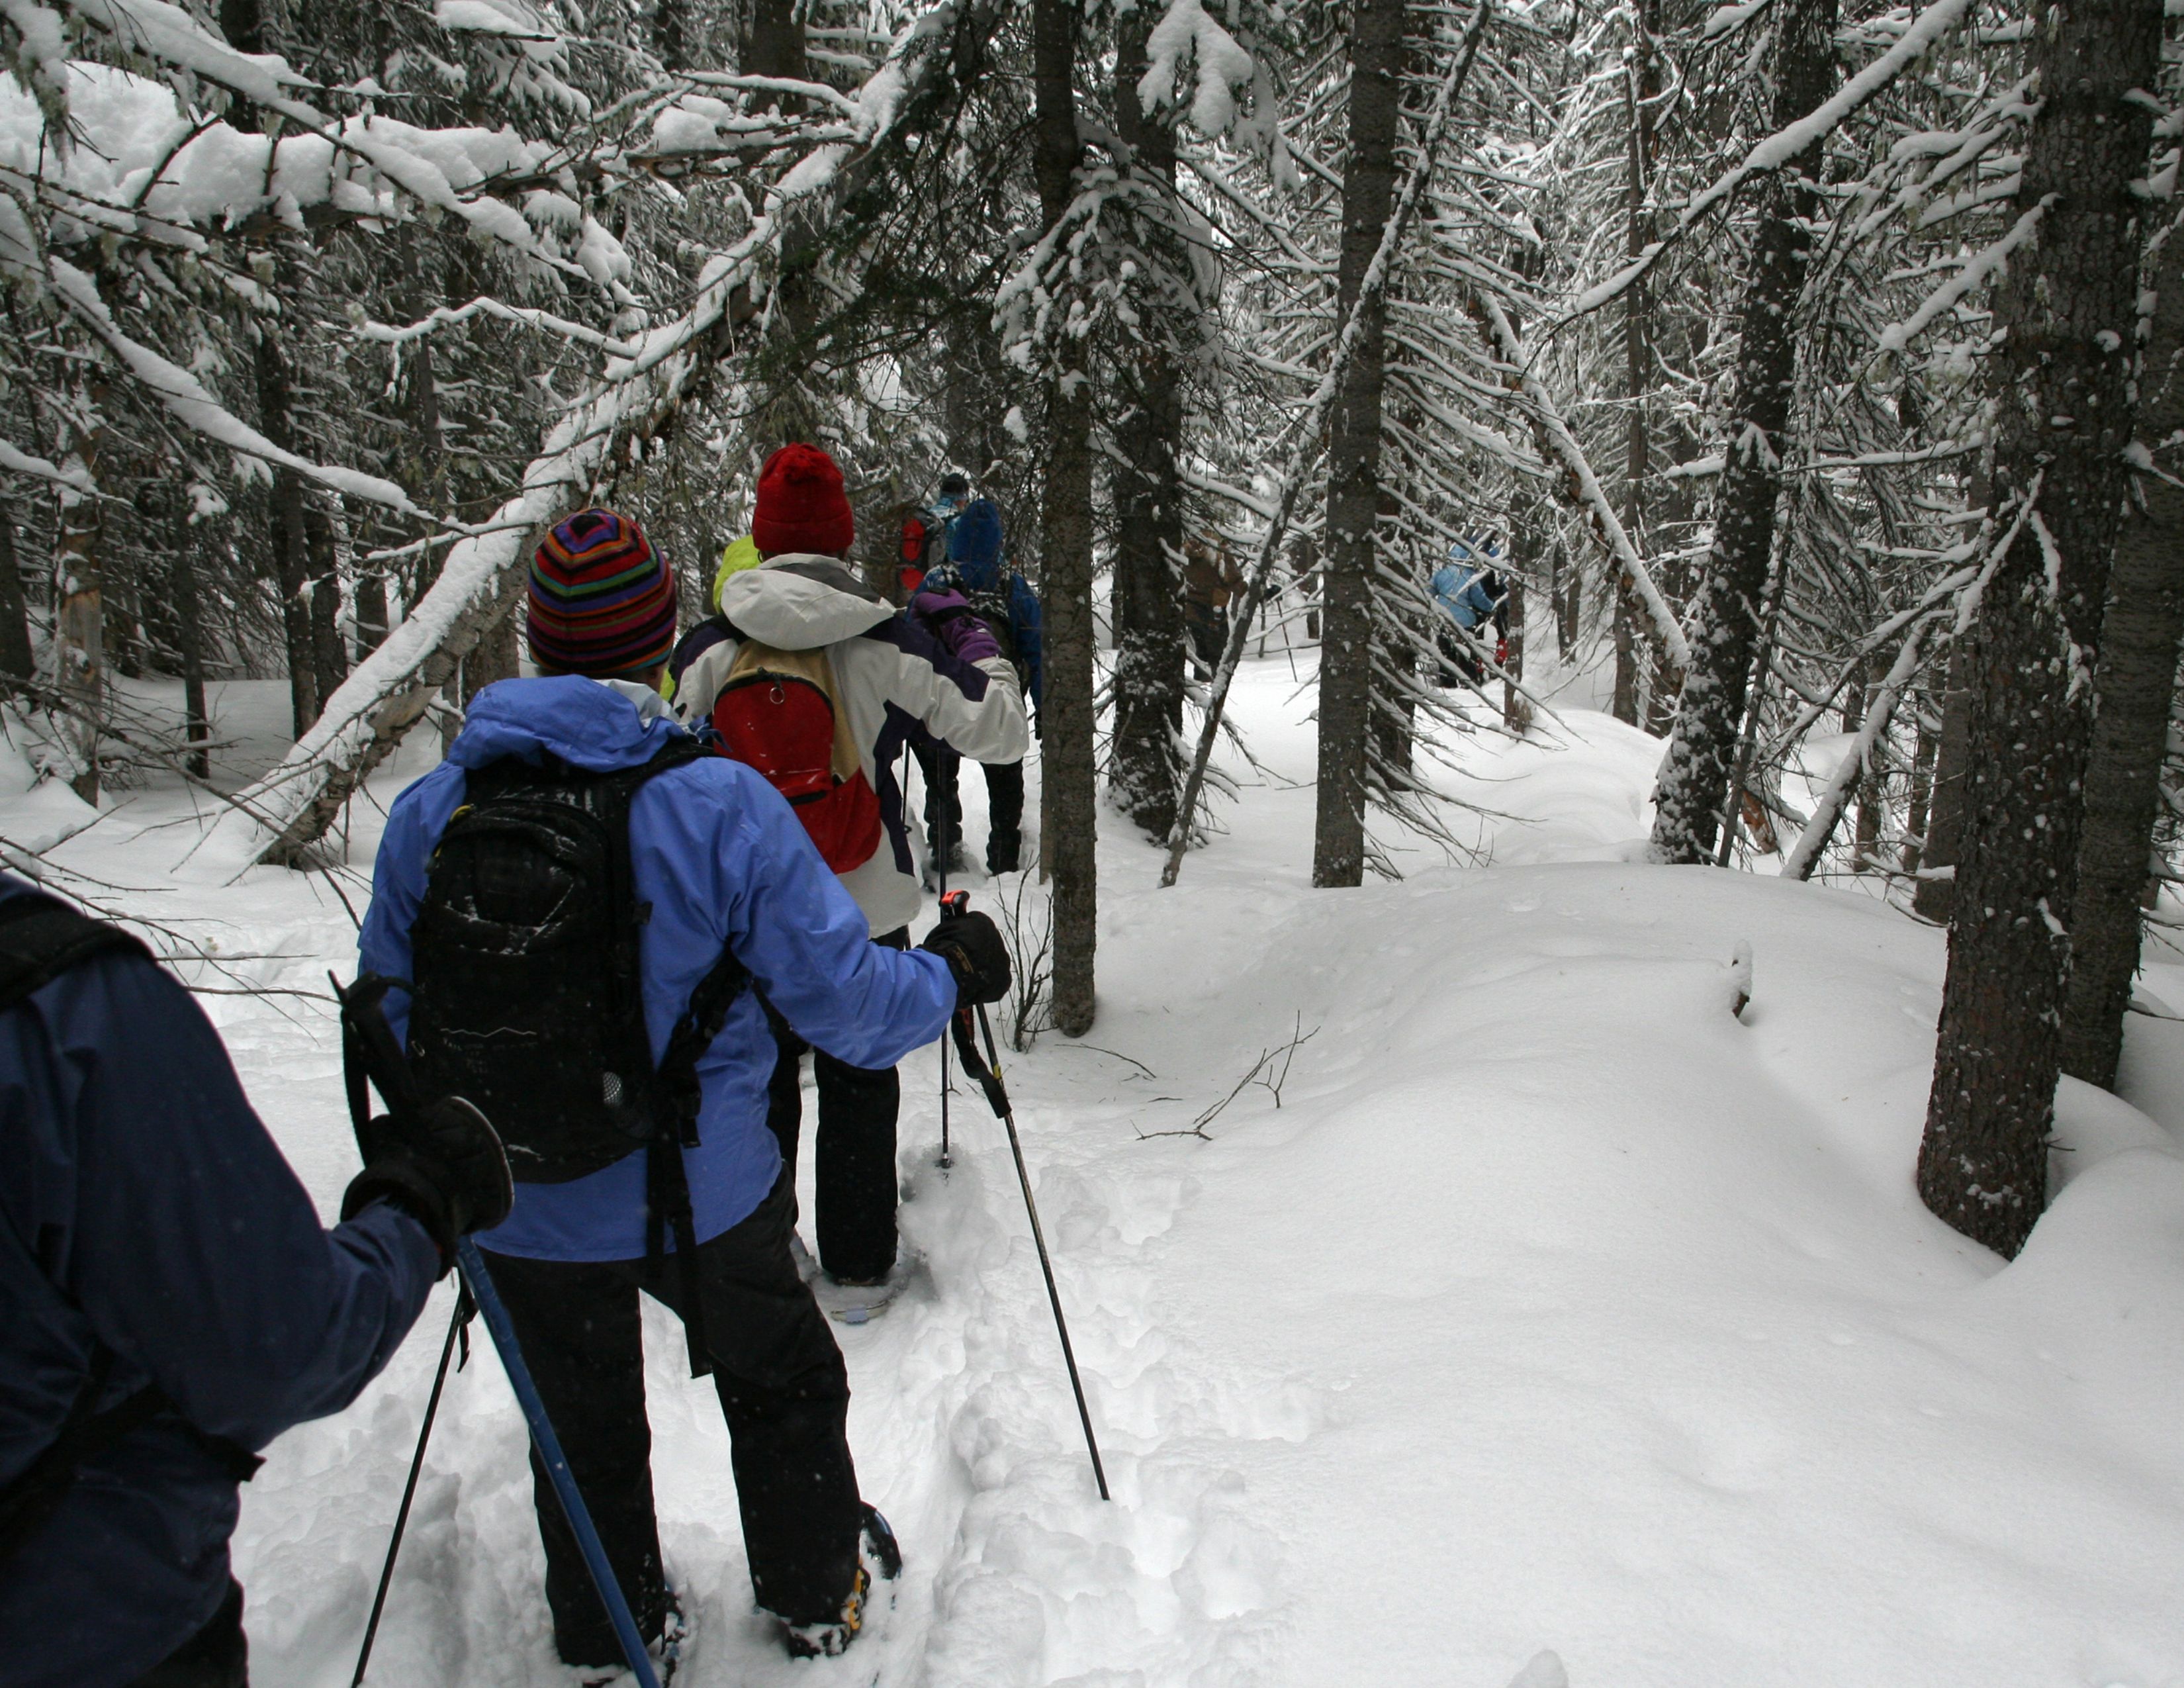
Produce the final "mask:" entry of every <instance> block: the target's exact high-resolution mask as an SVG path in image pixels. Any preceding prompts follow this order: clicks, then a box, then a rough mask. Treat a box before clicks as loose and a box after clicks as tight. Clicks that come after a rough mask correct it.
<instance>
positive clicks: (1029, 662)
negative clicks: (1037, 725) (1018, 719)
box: [910, 499, 1045, 873]
mask: <svg viewBox="0 0 2184 1688" xmlns="http://www.w3.org/2000/svg"><path fill="white" fill-rule="evenodd" d="M940 592H956V593H961V594H962V595H963V597H964V598H965V599H967V601H968V603H969V604H970V606H971V612H972V614H973V615H975V616H978V618H979V619H980V620H981V621H983V622H985V624H986V625H987V626H988V627H990V628H991V629H992V630H993V633H994V638H995V642H996V643H998V644H999V645H1000V648H1001V655H1003V656H1005V657H1006V658H1008V659H1009V660H1011V662H1013V663H1015V664H1016V666H1017V673H1018V675H1019V676H1021V677H1022V681H1023V694H1024V698H1025V699H1026V701H1027V702H1028V703H1029V704H1030V705H1033V706H1034V708H1036V707H1037V706H1038V705H1039V701H1040V699H1041V697H1042V695H1043V694H1044V691H1045V673H1044V671H1043V669H1042V655H1043V654H1042V651H1041V649H1040V641H1039V594H1038V593H1035V592H1034V591H1033V590H1032V589H1031V585H1030V583H1029V582H1028V581H1026V580H1025V579H1024V577H1022V575H1020V574H1018V573H1017V571H1016V570H1015V568H1014V567H1013V566H1011V565H1010V563H1009V561H1008V558H1007V553H1006V548H1005V547H1004V545H1003V543H1002V539H1001V513H1000V510H997V509H995V505H994V502H993V500H992V499H972V501H971V503H969V504H967V505H965V506H964V508H963V510H962V512H961V514H960V515H957V516H956V520H955V523H954V525H953V526H950V528H949V530H948V563H947V565H946V566H945V567H944V568H938V569H935V570H933V571H932V572H931V573H930V574H928V575H927V576H926V577H925V581H924V584H923V586H922V588H920V593H921V595H922V594H923V593H940ZM910 613H911V615H913V616H915V615H917V614H918V613H919V610H918V603H917V599H916V598H913V599H911V604H910ZM914 748H915V749H916V750H917V763H918V766H919V767H921V768H922V769H923V770H924V772H925V831H926V837H927V838H928V841H929V842H930V843H931V844H932V846H933V851H934V853H935V855H939V852H940V850H941V847H942V846H941V839H942V838H943V837H944V836H945V838H946V839H947V855H948V866H949V869H950V872H954V871H956V870H957V869H959V868H961V866H962V865H963V860H962V850H963V802H962V799H961V797H960V796H959V795H957V793H956V757H955V755H953V754H952V753H950V751H948V750H946V749H944V748H942V747H940V746H938V745H934V744H929V743H926V742H914ZM980 766H983V768H984V769H985V771H986V811H987V831H986V871H987V872H989V873H1013V872H1016V871H1017V867H1018V866H1019V865H1020V860H1021V857H1022V852H1023V804H1024V781H1023V763H1022V760H1017V761H1013V762H985V763H982V764H981V765H980Z"/></svg>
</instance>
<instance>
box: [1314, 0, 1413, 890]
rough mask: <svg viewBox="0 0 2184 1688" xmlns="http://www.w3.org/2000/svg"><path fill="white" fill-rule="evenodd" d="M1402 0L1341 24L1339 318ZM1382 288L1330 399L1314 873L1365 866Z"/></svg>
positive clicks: (1368, 245) (1350, 879)
mask: <svg viewBox="0 0 2184 1688" xmlns="http://www.w3.org/2000/svg"><path fill="white" fill-rule="evenodd" d="M1404 14H1405V7H1404V4H1403V0H1355V3H1354V4H1353V6H1352V8H1351V25H1350V156H1349V158H1348V159H1347V161H1346V163H1345V164H1344V166H1343V172H1342V253H1341V259H1340V266H1339V268H1338V270H1337V272H1336V273H1337V281H1336V289H1335V292H1336V303H1335V312H1334V320H1335V321H1337V322H1338V323H1340V322H1345V321H1346V320H1348V319H1349V317H1350V314H1351V307H1352V305H1353V304H1355V303H1356V302H1357V298H1358V293H1359V290H1360V287H1361V286H1362V283H1363V281H1364V279H1365V271H1366V270H1367V268H1368V266H1369V265H1371V264H1372V262H1373V254H1374V253H1376V252H1378V251H1379V248H1380V237H1381V232H1382V231H1383V230H1384V229H1385V227H1386V226H1387V222H1388V217H1389V214H1390V211H1391V210H1392V209H1393V207H1394V204H1395V196H1396V130H1397V126H1398V125H1399V124H1400V123H1401V119H1402V69H1403V22H1404ZM1384 300H1385V292H1375V293H1374V294H1373V297H1371V298H1368V299H1366V300H1365V301H1364V302H1363V309H1362V311H1361V312H1360V321H1359V326H1358V335H1357V350H1356V352H1355V354H1353V355H1352V357H1351V360H1350V363H1349V365H1347V367H1346V368H1345V369H1344V370H1342V373H1341V386H1340V389H1339V390H1338V391H1337V393H1336V394H1335V398H1334V414H1333V415H1332V417H1331V418H1330V421H1331V423H1332V442H1331V444H1330V448H1329V461H1328V489H1327V490H1328V499H1327V538H1326V543H1325V545H1324V547H1323V554H1322V560H1321V568H1320V578H1321V580H1322V581H1323V582H1324V586H1323V593H1324V602H1325V613H1324V621H1323V632H1322V634H1321V640H1320V654H1319V793H1318V816H1317V819H1316V822H1315V824H1314V829H1313V838H1312V883H1313V884H1315V885H1355V884H1357V883H1361V882H1362V879H1363V878H1364V875H1365V759H1366V752H1367V747H1368V738H1369V733H1370V727H1371V714H1372V698H1373V596H1374V594H1373V549H1374V546H1375V543H1376V542H1377V537H1378V536H1377V533H1376V529H1377V528H1378V526H1379V514H1380V506H1381V497H1382V495H1381V491H1380V401H1381V394H1382V390H1383V387H1384V386H1385V378H1386V370H1385V360H1386V352H1387V332H1386V330H1387V310H1386V307H1385V303H1384Z"/></svg>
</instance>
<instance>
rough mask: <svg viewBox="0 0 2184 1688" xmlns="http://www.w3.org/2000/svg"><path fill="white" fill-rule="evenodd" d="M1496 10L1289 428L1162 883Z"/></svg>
mask: <svg viewBox="0 0 2184 1688" xmlns="http://www.w3.org/2000/svg"><path fill="white" fill-rule="evenodd" d="M1493 10H1494V7H1493V0H1478V8H1477V10H1476V11H1475V12H1474V14H1472V19H1471V23H1470V25H1469V27H1468V28H1467V29H1466V30H1465V31H1464V34H1463V45H1462V47H1460V49H1459V50H1458V51H1457V53H1456V54H1455V56H1454V57H1453V58H1451V61H1450V64H1449V68H1448V73H1447V75H1445V76H1443V77H1442V78H1441V81H1440V86H1439V88H1437V89H1436V90H1435V94H1434V103H1433V109H1432V111H1431V113H1430V114H1429V115H1428V117H1427V119H1426V125H1425V132H1424V135H1423V136H1421V137H1420V139H1419V142H1418V156H1417V157H1416V158H1415V159H1412V163H1411V168H1410V172H1409V174H1408V175H1406V176H1405V177H1404V179H1403V187H1402V192H1401V193H1400V194H1399V195H1398V196H1397V197H1396V208H1395V210H1394V211H1393V212H1392V213H1391V214H1390V216H1389V218H1388V221H1387V225H1386V226H1385V227H1384V228H1383V229H1382V230H1381V231H1380V244H1379V247H1377V248H1375V249H1374V251H1373V261H1372V262H1371V263H1370V264H1368V265H1366V266H1365V273H1364V275H1363V276H1361V277H1360V278H1359V280H1358V284H1357V298H1355V299H1354V300H1352V301H1351V306H1350V314H1349V315H1348V316H1346V317H1345V318H1344V319H1343V323H1342V331H1341V332H1340V334H1338V335H1337V336H1336V337H1335V341H1334V352H1333V353H1332V354H1331V355H1330V356H1329V359H1328V360H1327V373H1326V374H1325V375H1323V376H1321V377H1320V382H1319V386H1318V388H1316V389H1315V390H1314V392H1313V393H1312V397H1311V398H1309V399H1308V400H1307V401H1306V403H1305V405H1304V408H1303V409H1301V410H1300V411H1298V412H1297V413H1296V415H1295V417H1294V418H1293V420H1292V421H1291V422H1290V429H1289V433H1290V437H1291V438H1292V439H1294V440H1295V444H1294V445H1293V446H1291V447H1290V455H1289V461H1288V463H1287V465H1285V466H1284V470H1283V471H1282V477H1281V489H1282V490H1281V496H1280V497H1279V499H1277V500H1276V502H1275V505H1274V511H1273V518H1272V520H1270V521H1268V523H1267V531H1266V532H1265V533H1263V534H1262V535H1261V536H1260V538H1259V554H1258V555H1257V556H1256V558H1255V559H1253V560H1252V564H1251V574H1250V576H1249V577H1248V580H1247V583H1246V585H1245V589H1244V602H1243V605H1242V607H1241V608H1240V610H1238V611H1237V613H1236V615H1235V616H1234V619H1233V620H1232V621H1231V622H1230V624H1229V643H1228V647H1227V648H1226V649H1224V650H1223V652H1222V653H1221V666H1220V667H1219V668H1218V669H1217V670H1216V671H1215V672H1214V676H1213V684H1212V687H1211V688H1209V689H1208V691H1207V694H1206V721H1205V724H1204V726H1203V727H1201V728H1200V729H1199V734H1198V749H1197V750H1196V752H1195V755H1193V756H1192V757H1191V761H1190V775H1189V776H1188V777H1186V778H1185V779H1184V787H1183V799H1182V801H1181V802H1179V803H1178V805H1176V811H1175V827H1174V829H1173V831H1172V832H1170V833H1169V834H1168V840H1167V865H1166V866H1163V867H1162V869H1161V884H1162V887H1164V888H1165V887H1167V886H1170V885H1173V884H1174V883H1175V881H1176V876H1177V875H1178V874H1179V873H1181V872H1183V857H1184V851H1185V850H1189V849H1190V832H1191V825H1192V822H1193V821H1194V820H1195V817H1196V816H1197V813H1198V799H1199V794H1200V793H1201V792H1202V791H1204V789H1205V788H1206V765H1207V763H1208V762H1209V761H1211V760H1212V755H1213V746H1214V744H1215V743H1216V742H1217V740H1218V739H1219V738H1220V736H1221V724H1222V717H1223V713H1224V711H1225V710H1227V708H1228V703H1229V688H1230V687H1231V686H1232V685H1233V684H1234V682H1235V679H1236V666H1237V665H1238V664H1239V663H1240V662H1241V661H1242V660H1244V647H1245V644H1246V643H1249V642H1250V639H1251V621H1252V618H1253V617H1254V616H1256V615H1257V614H1258V612H1259V605H1260V604H1261V603H1262V601H1264V599H1265V598H1266V595H1267V586H1268V582H1269V581H1270V580H1271V579H1272V578H1273V571H1274V561H1275V559H1276V558H1277V557H1279V555H1280V554H1281V544H1282V540H1283V538H1284V535H1285V534H1286V533H1287V532H1288V531H1289V525H1290V516H1291V515H1292V514H1293V513H1294V511H1295V509H1296V501H1297V497H1298V494H1299V493H1301V491H1302V490H1303V487H1304V477H1305V471H1306V470H1307V468H1308V467H1309V466H1310V465H1311V463H1312V459H1313V458H1314V457H1315V456H1316V455H1317V454H1318V451H1319V449H1320V444H1319V437H1320V430H1321V426H1322V425H1323V422H1324V421H1325V420H1326V416H1327V411H1328V407H1329V405H1331V404H1333V403H1334V395H1335V394H1336V393H1338V392H1339V391H1340V389H1341V386H1342V378H1343V376H1344V374H1345V372H1346V370H1348V369H1349V367H1350V362H1351V359H1352V358H1354V357H1355V356H1357V346H1358V343H1359V342H1360V341H1361V340H1362V339H1363V337H1364V332H1365V320H1366V314H1367V311H1368V308H1369V306H1370V304H1371V303H1372V301H1373V300H1374V299H1377V298H1379V296H1380V295H1381V293H1382V292H1384V291H1385V289H1386V287H1387V285H1388V276H1389V273H1390V271H1391V270H1393V269H1394V267H1395V262H1396V253H1397V252H1398V251H1399V250H1401V247H1402V244H1403V238H1404V236H1405V234H1406V233H1407V231H1408V230H1409V228H1410V225H1411V221H1412V218H1413V217H1414V216H1416V214H1417V213H1418V202H1419V201H1420V200H1421V199H1423V198H1424V197H1425V188H1426V184H1427V183H1428V182H1429V181H1431V180H1432V177H1433V171H1434V163H1435V159H1437V158H1438V157H1439V156H1440V148H1441V142H1442V141H1443V139H1444V138H1445V137H1446V135H1447V133H1448V124H1449V117H1450V114H1451V113H1452V112H1454V110H1455V109H1456V98H1457V94H1458V93H1459V92H1462V90H1463V83H1464V79H1465V78H1466V77H1468V75H1470V74H1471V66H1472V64H1473V62H1474V60H1475V59H1476V58H1478V56H1479V42H1480V41H1481V40H1482V39H1484V38H1485V33H1486V20H1487V19H1488V18H1489V17H1490V16H1491V15H1492V14H1493Z"/></svg>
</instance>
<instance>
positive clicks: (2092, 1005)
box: [2063, 229, 2184, 1089]
mask: <svg viewBox="0 0 2184 1688" xmlns="http://www.w3.org/2000/svg"><path fill="white" fill-rule="evenodd" d="M2148 284H2149V285H2150V286H2152V287H2153V288H2154V289H2155V290H2156V291H2155V295H2154V307H2153V337H2152V339H2151V340H2150V341H2149V342H2148V345H2147V348H2146V368H2145V370H2144V371H2143V372H2142V374H2141V376H2140V377H2139V382H2138V391H2139V404H2140V406H2141V409H2140V412H2139V418H2138V437H2139V438H2140V439H2141V440H2142V441H2153V442H2156V443H2159V442H2163V441H2166V440H2170V439H2173V438H2174V437H2176V434H2177V432H2178V431H2179V430H2180V429H2184V238H2180V237H2178V235H2177V234H2176V231H2175V230H2174V229H2171V230H2170V231H2169V233H2168V237H2167V238H2166V239H2165V240H2164V241H2163V242H2162V243H2161V246H2160V247H2159V249H2158V251H2157V253H2156V254H2155V259H2154V274H2153V276H2150V277H2148ZM2165 455H2170V454H2165ZM2152 463H2153V460H2152V459H2151V458H2150V457H2149V458H2148V460H2147V465H2148V467H2149V468H2150V467H2151V466H2152ZM2133 478H2134V479H2135V481H2136V482H2137V487H2136V489H2135V490H2136V493H2137V496H2136V497H2135V498H2134V499H2133V500H2132V501H2131V504H2130V505H2129V506H2128V507H2127V509H2126V514H2125V515H2124V519H2123V526H2122V527H2121V529H2120V531H2119V532H2117V534H2116V542H2115V566H2114V571H2113V572H2112V573H2111V574H2110V575H2109V602H2108V613H2107V615H2106V616H2104V617H2103V620H2102V622H2101V661H2100V667H2099V669H2098V671H2097V672H2096V674H2095V677H2094V682H2093V692H2094V695H2095V697H2096V698H2097V699H2098V713H2097V714H2096V715H2095V716H2094V717H2093V736H2092V751H2091V753H2090V756H2089V759H2088V760H2087V766H2086V785H2085V791H2086V830H2085V836H2084V837H2083V838H2081V840H2080V841H2079V844H2078V890H2077V898H2076V905H2075V906H2076V911H2077V917H2076V918H2075V920H2074V921H2073V922H2071V926H2070V994H2069V996H2068V998H2067V999H2066V1001H2065V1006H2064V1010H2063V1070H2064V1072H2068V1073H2070V1074H2071V1075H2072V1076H2073V1077H2075V1078H2082V1079H2084V1080H2085V1081H2086V1082H2087V1084H2098V1085H2100V1086H2101V1087H2102V1088H2103V1089H2114V1088H2115V1077H2116V1062H2117V1060H2118V1059H2119V1058H2120V1056H2122V1054H2123V1017H2124V1015H2125V1013H2126V1011H2127V1010H2128V1009H2129V1007H2130V1006H2131V981H2132V979H2133V978H2136V977H2137V973H2138V949H2139V939H2140V933H2141V928H2140V925H2139V908H2140V902H2141V900H2142V897H2143V895H2144V894H2145V892H2146V889H2147V886H2148V879H2149V874H2148V864H2149V863H2150V862H2151V861H2152V860H2153V822H2154V817H2155V816H2156V815H2157V814H2158V813H2159V810H2160V805H2161V764H2162V760H2163V757H2164V755H2165V752H2166V750H2167V749H2168V744H2169V720H2170V705H2171V704H2172V702H2173V701H2174V699H2175V697H2176V647H2177V640H2178V638H2180V637H2184V567H2180V564H2184V487H2178V486H2177V484H2176V482H2175V481H2174V480H2172V479H2170V478H2169V476H2167V475H2166V474H2150V473H2143V472H2142V473H2140V474H2138V475H2137V476H2134V477H2133Z"/></svg>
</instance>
